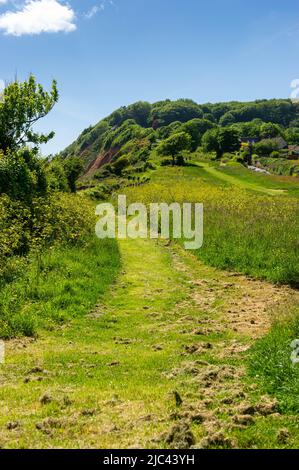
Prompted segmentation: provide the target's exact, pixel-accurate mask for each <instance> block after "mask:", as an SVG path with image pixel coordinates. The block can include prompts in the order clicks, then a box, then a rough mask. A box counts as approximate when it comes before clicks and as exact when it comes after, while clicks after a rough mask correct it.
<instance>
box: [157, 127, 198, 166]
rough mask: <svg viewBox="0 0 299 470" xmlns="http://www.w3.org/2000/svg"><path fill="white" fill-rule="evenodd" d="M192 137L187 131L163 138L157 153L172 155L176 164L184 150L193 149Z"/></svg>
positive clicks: (166, 155)
mask: <svg viewBox="0 0 299 470" xmlns="http://www.w3.org/2000/svg"><path fill="white" fill-rule="evenodd" d="M191 143H192V141H191V137H190V135H189V134H187V133H186V132H178V133H176V134H173V135H171V136H170V137H168V139H165V140H163V141H162V142H161V143H160V144H159V146H158V147H157V153H158V155H161V156H165V157H168V156H171V158H172V164H173V165H175V159H176V157H177V158H179V157H181V154H182V152H183V151H184V150H190V149H191Z"/></svg>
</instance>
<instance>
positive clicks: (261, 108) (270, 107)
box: [219, 100, 298, 127]
mask: <svg viewBox="0 0 299 470" xmlns="http://www.w3.org/2000/svg"><path fill="white" fill-rule="evenodd" d="M297 113H298V106H297V104H296V103H292V102H291V100H268V101H267V100H261V101H255V102H254V103H232V104H231V105H230V104H229V110H227V112H226V113H225V114H223V115H222V116H221V118H220V121H219V122H220V124H221V125H222V126H228V125H231V124H233V123H234V122H248V121H252V120H253V119H256V118H259V119H262V120H263V121H265V122H271V123H274V124H280V125H281V126H285V127H286V126H288V125H289V124H290V123H291V122H292V121H293V120H294V119H295V118H296V117H297Z"/></svg>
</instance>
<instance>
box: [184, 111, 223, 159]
mask: <svg viewBox="0 0 299 470" xmlns="http://www.w3.org/2000/svg"><path fill="white" fill-rule="evenodd" d="M214 127H215V124H214V123H212V122H211V121H208V120H207V119H192V120H191V121H188V122H186V123H185V124H183V125H182V126H181V131H182V132H187V134H189V135H190V137H191V151H192V152H195V150H196V149H197V147H198V146H199V145H200V143H201V139H202V136H203V135H204V133H205V132H207V131H208V130H209V129H213V128H214Z"/></svg>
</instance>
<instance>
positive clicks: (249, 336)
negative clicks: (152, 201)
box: [0, 240, 299, 448]
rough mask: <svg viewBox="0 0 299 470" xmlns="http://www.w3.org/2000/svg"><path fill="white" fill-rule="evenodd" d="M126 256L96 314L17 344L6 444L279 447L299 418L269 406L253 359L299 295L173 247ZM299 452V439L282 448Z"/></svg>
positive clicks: (4, 422) (6, 389) (0, 437)
mask: <svg viewBox="0 0 299 470" xmlns="http://www.w3.org/2000/svg"><path fill="white" fill-rule="evenodd" d="M120 248H121V254H122V262H123V267H122V269H123V271H122V273H121V276H120V278H119V280H118V282H117V283H116V284H115V285H114V286H113V287H112V288H111V289H110V291H109V293H108V294H107V295H106V296H105V298H104V299H102V301H101V303H100V304H99V305H98V306H97V308H96V309H95V310H94V311H93V312H91V313H90V314H89V315H88V316H86V317H84V318H80V319H77V320H74V321H73V322H72V323H70V324H69V325H65V326H63V327H61V328H59V329H57V330H54V331H50V332H49V331H43V332H42V333H41V335H40V338H39V339H38V340H36V341H34V340H30V339H27V340H26V339H19V340H14V341H10V342H9V343H7V356H6V357H7V360H6V364H5V365H1V366H0V373H1V375H0V405H1V407H0V445H1V447H6V448H20V447H25V448H51V447H68V448H74V447H75V448H83V447H85V448H90V447H93V448H130V447H146V448H164V447H178V448H184V447H190V446H191V445H196V446H203V447H234V446H241V447H258V446H259V447H263V446H265V447H279V446H280V444H279V442H277V436H276V432H278V431H279V430H280V428H281V427H285V426H286V425H287V426H288V427H289V428H290V429H292V427H293V428H294V429H296V417H294V420H292V419H291V418H290V417H283V416H280V415H278V414H277V413H276V410H275V403H273V401H271V400H270V399H269V398H264V399H262V400H260V397H259V396H258V393H257V391H256V387H255V386H254V384H252V383H249V382H248V381H247V380H245V378H244V354H246V351H247V350H248V348H249V346H250V344H251V343H252V341H253V340H254V339H255V338H257V337H259V336H260V335H263V334H264V333H265V331H266V330H267V329H268V327H269V324H270V320H269V314H270V312H272V309H273V308H277V306H278V305H281V304H284V303H285V302H287V301H288V302H289V301H290V299H292V297H293V296H294V295H295V294H294V293H293V292H292V291H291V290H290V289H288V288H278V287H274V286H272V285H270V284H267V283H261V282H258V281H252V280H248V279H247V278H246V277H243V276H235V275H232V274H227V273H223V272H219V271H217V270H216V269H213V268H209V267H206V266H204V265H202V264H201V263H199V262H198V261H197V260H196V259H195V258H194V257H193V256H192V255H190V254H189V253H186V252H184V251H182V250H181V249H180V248H179V247H176V246H173V245H168V244H157V243H156V242H153V241H149V240H135V241H132V240H126V241H121V242H120ZM248 407H254V408H253V409H254V413H250V414H249V408H248ZM252 415H254V416H252ZM298 444H299V434H298V431H297V434H296V433H294V434H293V435H292V438H291V439H290V440H289V442H288V443H287V444H286V443H284V444H281V446H282V447H286V446H290V447H291V446H296V445H297V446H298Z"/></svg>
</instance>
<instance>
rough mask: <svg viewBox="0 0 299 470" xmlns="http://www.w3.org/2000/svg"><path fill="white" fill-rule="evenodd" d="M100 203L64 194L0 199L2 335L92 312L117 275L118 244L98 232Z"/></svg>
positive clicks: (32, 332) (29, 331)
mask: <svg viewBox="0 0 299 470" xmlns="http://www.w3.org/2000/svg"><path fill="white" fill-rule="evenodd" d="M95 222H96V219H95V214H94V205H93V204H92V202H91V201H90V200H88V199H87V198H85V197H81V196H75V195H68V194H60V195H53V196H51V197H49V198H47V199H43V200H36V201H34V202H33V205H32V206H30V207H25V206H24V205H22V204H20V203H13V202H12V201H10V200H9V198H7V197H5V196H4V197H2V198H1V199H0V228H1V231H0V242H1V246H0V337H1V338H12V337H15V336H19V335H27V336H32V335H36V334H37V332H38V330H39V328H42V327H48V328H49V327H53V326H54V325H55V324H59V323H62V322H64V321H67V320H68V319H71V318H73V317H75V316H77V315H82V314H84V313H87V312H88V311H89V310H90V309H91V308H92V307H93V305H95V303H96V302H97V300H98V299H99V298H100V297H101V295H102V294H103V292H104V291H105V290H106V289H107V287H108V286H109V285H110V283H111V282H112V280H113V279H114V277H115V275H116V272H117V269H118V267H119V263H120V260H119V252H118V247H117V243H116V242H115V241H112V240H98V239H97V238H96V236H95V234H94V225H95Z"/></svg>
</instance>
